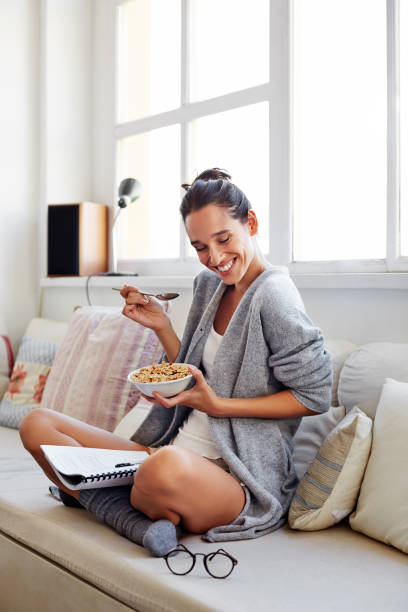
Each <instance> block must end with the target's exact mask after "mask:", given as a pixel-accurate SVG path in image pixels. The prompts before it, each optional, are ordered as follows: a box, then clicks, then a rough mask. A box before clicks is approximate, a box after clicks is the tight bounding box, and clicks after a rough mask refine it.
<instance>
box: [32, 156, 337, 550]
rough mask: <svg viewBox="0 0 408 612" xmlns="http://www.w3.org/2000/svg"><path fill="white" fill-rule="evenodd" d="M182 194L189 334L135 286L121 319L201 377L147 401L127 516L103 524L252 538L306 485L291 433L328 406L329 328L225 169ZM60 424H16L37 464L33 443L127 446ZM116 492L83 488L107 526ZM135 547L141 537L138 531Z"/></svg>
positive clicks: (277, 522) (124, 505) (124, 504)
mask: <svg viewBox="0 0 408 612" xmlns="http://www.w3.org/2000/svg"><path fill="white" fill-rule="evenodd" d="M185 188H187V191H186V194H185V196H184V198H183V201H182V203H181V207H180V210H181V214H182V217H183V220H184V224H185V228H186V231H187V234H188V237H189V239H190V242H191V244H192V245H193V247H194V248H195V250H196V251H197V254H198V257H199V259H200V261H201V263H202V264H203V265H204V266H205V269H204V270H203V271H202V272H201V273H200V274H199V275H198V276H197V278H196V279H195V281H194V295H193V302H192V304H191V307H190V311H189V315H188V318H187V323H186V327H185V330H184V334H183V337H182V339H181V341H180V340H179V338H178V337H177V334H176V333H175V331H174V329H173V327H172V324H171V320H170V318H169V317H168V315H167V313H166V312H165V310H164V309H163V308H162V306H161V304H160V302H159V301H157V300H156V299H155V298H154V297H151V296H147V295H144V294H143V293H141V292H140V291H139V290H138V289H137V288H136V287H129V286H125V287H123V289H122V291H121V295H122V297H123V298H124V299H125V306H124V308H123V314H124V315H125V316H127V317H128V318H130V319H132V320H134V321H136V322H137V323H139V324H141V325H143V326H145V327H148V328H150V329H152V330H153V331H154V332H155V333H156V335H157V337H158V339H159V340H160V342H161V344H162V346H163V348H164V350H165V353H166V358H167V361H174V362H177V363H183V364H188V371H189V373H190V374H191V375H192V379H194V383H193V384H191V383H190V384H189V386H188V388H186V389H185V390H183V391H181V392H179V393H177V395H175V396H173V397H163V395H162V394H160V393H159V392H157V391H155V392H153V396H154V397H153V398H150V401H151V402H152V403H154V405H153V407H152V409H151V410H150V412H149V414H148V415H147V417H146V418H145V420H144V421H143V423H142V424H141V425H140V427H139V428H138V430H137V431H136V432H135V433H134V434H133V436H132V438H131V441H126V443H127V444H130V445H133V447H134V450H147V451H148V453H149V455H150V456H149V457H148V458H147V459H146V460H145V461H144V463H143V464H142V465H141V467H140V469H139V470H138V472H137V473H136V475H135V478H134V482H133V486H132V487H131V491H130V496H129V497H128V499H122V497H121V496H119V497H120V499H117V498H116V497H115V500H116V501H117V503H118V504H119V503H120V506H121V511H120V512H119V510H118V509H117V510H115V519H114V520H113V522H111V523H108V524H112V525H113V526H114V527H115V529H117V530H118V531H119V532H120V533H122V531H121V529H122V530H123V528H124V526H125V525H126V526H127V527H126V529H125V531H126V530H127V528H128V526H129V525H130V524H131V523H132V522H133V519H132V510H131V508H130V507H133V509H135V512H136V510H137V511H139V512H142V513H143V514H144V515H145V518H146V517H148V519H150V520H152V521H157V522H158V523H155V524H160V523H161V522H163V520H164V521H166V520H167V523H166V524H167V531H166V533H167V536H166V538H167V539H166V542H165V545H169V548H170V547H171V546H170V540H171V539H174V531H173V532H172V531H171V529H168V528H169V522H170V524H171V523H173V526H174V525H178V524H180V525H181V526H182V527H183V528H184V529H186V530H187V531H189V532H192V533H201V534H205V535H204V537H205V538H206V539H207V540H209V541H224V540H234V539H242V538H245V539H246V538H250V537H254V538H255V537H259V536H261V535H264V534H266V533H269V532H270V531H273V530H275V529H277V528H278V527H280V526H281V525H282V524H283V523H284V522H285V520H286V513H287V511H288V508H289V505H290V503H291V500H292V497H293V495H294V492H295V490H296V486H297V482H298V481H297V476H296V472H295V468H294V461H293V457H292V449H293V442H292V439H293V436H294V434H295V432H296V430H297V428H298V426H299V424H300V420H301V417H303V416H308V415H311V414H315V413H316V412H325V411H326V410H327V409H328V407H329V405H330V399H331V383H332V367H331V359H330V356H329V355H328V354H327V353H326V351H325V349H324V341H323V337H322V334H321V331H320V329H318V328H317V327H315V326H314V325H313V323H312V321H311V320H310V319H309V318H308V316H307V315H306V313H305V310H304V305H303V302H302V300H301V298H300V295H299V293H298V291H297V290H296V288H295V286H294V284H293V283H292V281H291V279H290V278H289V276H288V275H287V274H286V273H285V272H283V271H282V270H281V268H278V267H275V266H272V265H270V264H269V263H268V262H267V261H266V259H265V258H264V256H263V255H262V252H261V251H260V249H259V246H258V243H257V232H258V221H257V216H256V214H255V212H254V210H253V209H252V206H251V204H250V202H249V201H248V199H247V198H246V196H245V194H244V193H243V192H242V191H241V190H240V189H239V188H238V187H237V186H236V185H234V184H233V183H232V182H231V180H230V175H229V174H228V173H226V172H225V171H223V170H220V169H219V168H212V169H210V170H206V171H205V172H203V173H201V174H200V175H199V176H198V177H197V178H196V179H195V180H194V182H193V183H192V184H191V185H189V186H185ZM191 382H192V381H191ZM31 414H33V413H31ZM55 418H56V417H53V420H52V422H50V415H49V414H43V413H42V412H39V413H38V419H37V431H35V429H36V427H35V425H36V423H35V417H31V419H30V423H27V422H26V423H25V424H24V428H23V432H22V433H23V437H24V440H25V445H26V448H28V449H29V450H30V452H32V454H33V456H34V457H35V458H37V460H38V461H39V463H40V465H42V467H43V469H44V465H43V464H42V463H41V456H40V455H39V452H38V444H39V443H41V444H44V443H48V444H61V443H65V444H67V443H70V442H71V444H72V445H78V444H81V445H84V446H87V445H94V444H95V441H96V442H97V444H96V445H97V446H102V447H108V448H115V447H116V445H118V444H119V442H118V440H117V438H114V437H112V436H113V434H109V433H108V432H102V431H100V432H97V431H95V429H94V430H92V431H89V429H87V426H85V424H81V423H80V422H75V423H72V422H69V423H67V422H66V421H63V420H61V419H60V420H59V422H56V420H55ZM44 419H45V420H46V424H44V423H43V421H42V420H44ZM33 440H34V442H33ZM61 440H63V442H61ZM123 443H124V441H123V440H122V444H123ZM106 445H108V446H106ZM118 448H119V447H118ZM66 492H67V493H69V491H68V490H67V491H66ZM112 495H113V496H117V495H118V492H117V491H116V492H115V491H113V492H109V490H107V489H106V490H104V491H103V492H101V493H100V494H98V495H97V500H96V501H95V500H94V499H93V497H92V499H90V498H89V497H88V495H87V494H86V493H84V492H81V493H80V494H79V502H80V503H83V504H84V505H85V506H86V508H87V509H88V510H90V511H91V512H95V513H96V514H97V516H99V517H100V518H102V519H103V520H106V521H107V518H106V517H107V514H109V512H108V513H107V512H106V509H109V507H110V504H111V499H110V497H111V496H112ZM94 502H95V503H94ZM115 503H116V502H115ZM129 506H130V507H129ZM118 517H123V521H122V518H118ZM148 519H147V518H146V520H148ZM138 521H140V514H135V516H134V522H135V524H136V523H137V522H138ZM107 522H108V521H107ZM143 524H144V525H145V527H144V529H148V530H149V532H150V528H151V527H150V526H149V523H145V522H144V523H143ZM152 529H153V527H152ZM172 534H173V535H172ZM134 541H137V542H138V543H139V542H140V541H142V542H143V543H144V544H145V540H144V536H143V537H142V536H141V534H140V533H139V531H138V535H136V536H135V539H134ZM145 545H146V544H145ZM173 546H174V544H173Z"/></svg>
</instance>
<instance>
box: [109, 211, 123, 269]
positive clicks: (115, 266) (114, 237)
mask: <svg viewBox="0 0 408 612" xmlns="http://www.w3.org/2000/svg"><path fill="white" fill-rule="evenodd" d="M121 211H122V209H121V208H118V210H117V211H116V213H115V216H114V218H113V223H112V229H111V237H112V270H113V272H117V271H118V244H117V239H118V236H117V232H116V231H115V226H116V222H117V220H118V217H119V215H120V213H121Z"/></svg>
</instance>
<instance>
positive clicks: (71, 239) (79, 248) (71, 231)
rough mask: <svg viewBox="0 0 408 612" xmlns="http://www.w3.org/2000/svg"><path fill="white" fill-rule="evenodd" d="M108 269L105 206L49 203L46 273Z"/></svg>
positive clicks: (73, 273) (84, 273) (80, 273)
mask: <svg viewBox="0 0 408 612" xmlns="http://www.w3.org/2000/svg"><path fill="white" fill-rule="evenodd" d="M107 269H108V207H107V206H106V205H105V204H97V203H95V202H80V203H78V204H49V206H48V276H89V275H90V274H95V273H97V272H106V271H107Z"/></svg>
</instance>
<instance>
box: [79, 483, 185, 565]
mask: <svg viewBox="0 0 408 612" xmlns="http://www.w3.org/2000/svg"><path fill="white" fill-rule="evenodd" d="M131 488H132V487H131V486H124V487H105V488H102V489H82V490H81V491H80V492H79V501H80V503H81V504H82V505H83V506H84V507H85V508H86V509H87V510H88V511H89V512H92V514H95V516H96V517H97V518H98V519H99V520H100V521H103V522H104V523H106V524H107V525H109V526H110V527H113V529H115V531H117V532H118V533H119V534H120V535H122V536H125V537H126V538H128V539H129V540H132V542H135V543H136V544H139V545H140V546H144V547H145V548H146V549H147V550H148V551H150V552H151V553H152V555H154V556H155V557H162V556H163V555H165V554H166V553H167V552H168V551H169V550H170V549H171V548H174V547H175V546H177V531H176V527H175V526H174V525H173V523H172V522H171V521H167V520H160V521H151V520H150V519H149V518H148V517H147V516H146V515H145V514H143V512H140V511H139V510H136V509H135V508H133V506H132V505H131V504H130V501H129V498H130V490H131Z"/></svg>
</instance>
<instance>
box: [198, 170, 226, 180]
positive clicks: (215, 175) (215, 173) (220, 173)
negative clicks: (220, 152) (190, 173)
mask: <svg viewBox="0 0 408 612" xmlns="http://www.w3.org/2000/svg"><path fill="white" fill-rule="evenodd" d="M217 179H222V180H223V181H230V180H231V175H230V174H228V172H227V171H226V170H222V169H221V168H209V169H208V170H204V172H201V174H199V175H198V176H197V177H196V178H195V179H194V182H195V181H216V180H217Z"/></svg>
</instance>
